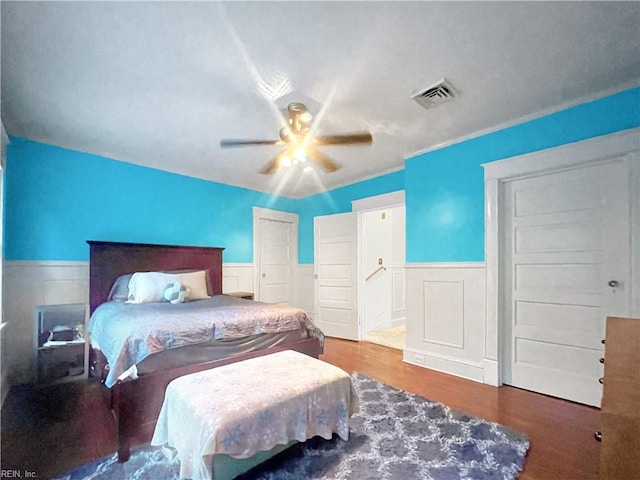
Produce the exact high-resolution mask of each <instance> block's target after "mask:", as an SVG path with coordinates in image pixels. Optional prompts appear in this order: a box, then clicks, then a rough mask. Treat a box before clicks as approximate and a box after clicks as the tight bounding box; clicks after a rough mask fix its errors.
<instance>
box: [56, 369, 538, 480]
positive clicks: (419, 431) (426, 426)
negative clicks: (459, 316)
mask: <svg viewBox="0 0 640 480" xmlns="http://www.w3.org/2000/svg"><path fill="white" fill-rule="evenodd" d="M352 377H353V380H354V382H355V385H356V387H357V389H358V392H359V394H360V402H361V403H360V412H359V413H358V414H356V415H354V417H353V418H352V421H351V426H350V437H349V441H348V442H344V441H343V440H341V439H340V438H338V437H337V436H334V438H333V439H332V440H324V439H322V438H319V437H316V438H314V439H311V440H309V441H307V442H305V443H304V444H298V445H295V446H293V447H291V448H289V449H288V450H285V451H284V452H282V453H281V454H279V455H277V456H275V457H274V458H272V459H271V460H269V461H267V462H265V463H263V464H261V465H259V466H258V467H256V468H254V469H253V470H251V471H249V472H247V473H246V474H244V475H241V476H240V477H238V480H240V479H242V480H250V479H251V480H301V479H322V480H372V479H380V480H386V479H389V480H408V479H412V480H413V479H416V480H417V479H424V480H458V479H472V480H489V479H491V480H494V479H495V480H497V479H504V480H508V479H514V478H517V476H518V474H519V472H520V471H521V470H522V467H523V465H524V461H525V455H526V453H527V450H528V448H529V441H528V439H527V437H526V436H525V435H523V434H521V433H518V432H515V431H513V430H511V429H508V428H506V427H504V426H502V425H499V424H496V423H489V422H486V421H484V420H480V419H478V418H475V417H471V416H469V415H466V414H463V413H460V412H456V411H453V410H451V409H450V408H449V407H447V406H445V405H442V404H441V403H436V402H431V401H429V400H427V399H425V398H423V397H420V396H418V395H413V394H411V393H407V392H403V391H400V390H397V389H395V388H393V387H390V386H389V385H385V384H382V383H379V382H376V381H375V380H372V379H371V378H369V377H367V376H365V375H361V374H358V373H355V374H353V376H352ZM59 478H60V479H66V480H80V479H85V480H88V479H96V480H98V479H99V480H107V479H108V480H125V479H148V480H169V479H171V480H173V479H177V478H178V465H177V463H176V460H173V461H169V460H167V458H166V457H165V456H164V455H163V453H162V452H161V451H160V450H159V449H158V448H154V447H148V446H147V447H142V448H139V449H136V450H134V451H133V452H132V455H131V459H130V460H129V461H128V462H127V463H125V464H119V463H118V462H117V461H116V459H115V456H113V457H109V458H105V459H102V460H100V461H97V462H94V463H91V464H89V465H85V466H83V467H80V468H77V469H75V470H73V471H71V472H69V473H67V474H65V475H63V476H61V477H59Z"/></svg>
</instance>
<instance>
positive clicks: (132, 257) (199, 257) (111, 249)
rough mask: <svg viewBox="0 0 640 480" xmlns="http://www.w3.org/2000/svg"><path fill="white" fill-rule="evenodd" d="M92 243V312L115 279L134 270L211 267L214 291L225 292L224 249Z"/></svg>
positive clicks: (90, 257)
mask: <svg viewBox="0 0 640 480" xmlns="http://www.w3.org/2000/svg"><path fill="white" fill-rule="evenodd" d="M87 243H88V244H89V306H90V313H93V311H94V310H95V309H96V308H97V307H98V305H100V304H101V303H104V302H106V301H107V297H108V296H109V291H110V290H111V286H112V285H113V282H114V281H115V280H116V278H118V277H119V276H120V275H125V274H127V273H133V272H155V271H165V270H187V269H189V270H192V269H193V270H208V271H209V281H210V285H211V288H212V290H213V291H212V293H213V294H214V295H218V294H220V293H222V250H224V248H218V247H188V246H179V245H152V244H145V243H121V242H99V241H94V240H87Z"/></svg>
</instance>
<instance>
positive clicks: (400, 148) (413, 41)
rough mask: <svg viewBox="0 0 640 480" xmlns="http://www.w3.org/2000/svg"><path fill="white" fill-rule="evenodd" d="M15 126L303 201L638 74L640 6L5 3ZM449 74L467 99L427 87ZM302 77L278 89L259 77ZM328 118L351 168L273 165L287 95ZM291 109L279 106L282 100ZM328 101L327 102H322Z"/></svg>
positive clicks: (337, 149) (33, 136) (5, 107)
mask: <svg viewBox="0 0 640 480" xmlns="http://www.w3.org/2000/svg"><path fill="white" fill-rule="evenodd" d="M1 8H2V12H1V13H2V30H1V35H2V120H3V122H4V125H5V127H6V130H7V132H8V133H9V135H14V136H21V137H25V138H28V139H30V140H35V141H38V142H43V143H48V144H53V145H59V146H62V147H66V148H71V149H75V150H80V151H83V152H89V153H93V154H97V155H103V156H106V157H109V158H114V159H118V160H123V161H126V162H131V163H135V164H139V165H145V166H149V167H154V168H159V169H162V170H167V171H171V172H176V173H180V174H184V175H188V176H192V177H198V178H204V179H208V180H213V181H217V182H223V183H228V184H232V185H237V186H242V187H246V188H250V189H253V190H258V191H266V192H276V193H279V194H282V195H287V196H292V197H301V196H306V195H309V194H313V193H317V192H319V191H321V190H322V189H323V188H327V189H332V188H336V187H339V186H343V185H347V184H350V183H354V182H357V181H360V180H363V179H366V178H370V177H373V176H376V175H378V174H382V173H387V172H390V171H395V170H399V169H401V168H402V167H403V165H404V160H405V159H406V158H408V157H410V156H412V155H414V154H415V153H417V152H420V151H424V150H426V149H430V148H433V147H435V146H437V145H442V144H444V143H447V142H451V141H453V140H455V139H460V138H463V137H467V136H470V135H473V134H477V133H480V132H483V131H487V130H491V129H495V128H497V127H499V126H505V125H509V124H513V123H517V122H518V121H522V120H524V119H527V118H532V117H535V116H537V115H541V114H543V113H549V112H550V111H554V110H557V109H560V108H564V107H567V106H570V105H572V104H575V103H579V102H582V101H584V100H588V99H592V98H596V97H598V96H601V95H604V94H606V93H614V92H616V91H619V90H622V89H624V88H628V87H631V86H635V85H638V84H639V83H640V80H639V79H640V2H531V3H529V2H506V3H503V2H426V1H425V2H397V1H395V2H333V1H332V2H326V3H324V2H272V1H267V2H227V3H220V2H193V3H192V2H164V3H155V2H119V3H110V2H109V3H107V2H43V3H38V2H31V1H28V2H13V1H12V2H7V1H3V2H2V5H1ZM442 78H447V79H448V80H449V81H450V82H451V83H452V84H453V86H454V87H455V89H456V90H457V93H458V95H457V98H456V99H455V100H453V101H450V102H448V103H445V104H442V105H440V106H438V107H436V108H434V109H431V110H425V109H424V108H422V107H421V106H419V105H418V104H417V103H416V102H415V101H413V100H412V99H411V94H412V93H414V92H416V91H417V90H422V89H425V88H426V87H428V86H430V85H431V84H433V83H435V82H437V81H438V80H440V79H442ZM283 80H286V81H288V82H289V83H290V86H291V90H292V91H291V92H290V93H289V94H287V95H286V96H285V97H283V98H280V99H278V100H276V101H275V102H274V101H268V100H267V99H266V98H265V97H264V96H263V95H261V94H260V93H259V90H258V85H259V84H260V83H261V82H262V84H263V85H264V84H266V85H271V86H272V88H273V86H274V85H276V84H281V83H282V81H283ZM288 101H303V102H306V103H307V106H308V107H310V109H311V110H312V111H313V113H315V114H316V118H320V121H319V123H318V125H317V126H318V130H317V131H318V132H319V133H324V134H334V133H344V132H351V131H358V130H364V129H368V130H370V131H371V132H372V134H373V137H374V141H373V145H371V146H369V147H362V146H359V147H355V146H348V147H345V146H331V147H325V148H323V149H322V151H323V152H324V153H325V154H328V155H330V156H331V157H332V158H333V159H334V160H336V161H337V162H338V163H339V164H341V165H342V169H340V170H339V171H338V172H335V173H331V174H326V173H322V172H319V173H317V174H314V173H311V174H304V175H303V174H301V173H300V174H298V175H296V176H295V178H292V177H289V178H286V179H283V178H281V175H276V176H265V175H260V174H258V173H255V172H257V171H258V170H259V169H260V168H261V167H262V166H263V165H264V164H265V163H266V162H267V161H269V160H270V159H271V158H273V157H274V156H275V155H276V154H277V153H278V152H279V151H280V149H279V148H278V147H273V146H261V147H247V148H240V149H225V150H223V149H221V148H220V147H219V143H220V140H221V139H222V138H226V137H232V138H237V137H241V138H259V139H262V138H264V139H277V138H278V136H277V134H278V130H279V128H280V126H279V122H280V120H279V118H278V115H277V112H278V108H283V107H284V106H285V105H286V104H287V102H288ZM274 105H275V106H274ZM319 112H322V113H321V114H320V115H318V113H319Z"/></svg>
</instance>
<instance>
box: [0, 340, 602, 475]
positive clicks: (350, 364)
mask: <svg viewBox="0 0 640 480" xmlns="http://www.w3.org/2000/svg"><path fill="white" fill-rule="evenodd" d="M321 359H323V360H325V361H327V362H330V363H332V364H334V365H337V366H339V367H341V368H343V369H344V370H346V371H348V372H356V371H357V372H360V373H363V374H366V375H369V376H371V377H373V378H374V379H376V380H378V381H381V382H384V383H387V384H389V385H393V386H394V387H396V388H400V389H402V390H407V391H410V392H413V393H416V394H419V395H423V396H425V397H427V398H429V399H431V400H434V401H439V402H442V403H445V404H446V405H449V406H450V407H452V408H455V409H459V410H463V411H465V412H466V413H469V414H472V415H476V416H478V417H481V418H484V419H486V420H489V421H495V422H499V423H502V424H503V425H507V426H509V427H512V428H514V429H516V430H519V431H520V432H524V433H526V434H527V435H528V436H529V438H530V441H531V448H530V450H529V454H528V457H527V460H526V463H525V469H524V472H523V474H522V475H521V477H520V478H521V479H523V480H533V479H536V480H553V479H559V480H560V479H561V480H590V479H594V480H595V479H597V478H598V458H599V444H598V443H597V442H596V441H595V440H594V439H593V432H594V431H595V430H597V429H598V424H599V410H598V409H595V408H591V407H586V406H582V405H577V404H574V403H571V402H567V401H564V400H559V399H555V398H550V397H546V396H544V395H538V394H535V393H531V392H526V391H524V390H519V389H516V388H512V387H502V388H499V389H498V388H494V387H489V386H486V385H482V384H479V383H476V382H472V381H469V380H464V379H460V378H457V377H452V376H450V375H446V374H443V373H439V372H434V371H432V370H427V369H424V368H421V367H416V366H413V365H409V364H405V363H403V362H402V352H401V351H400V350H394V349H392V348H388V347H384V346H380V345H376V344H372V343H368V342H360V343H358V342H350V341H345V340H337V339H332V338H328V339H327V341H326V344H325V353H324V355H323V356H322V357H321ZM1 420H2V430H1V451H0V453H1V460H0V463H1V468H2V470H19V471H21V472H24V471H30V472H34V473H35V474H36V475H37V478H41V479H42V478H52V477H54V476H56V475H59V474H61V473H62V472H64V471H66V470H69V469H70V468H73V467H75V466H78V465H82V464H83V463H86V462H89V461H92V460H95V459H98V458H101V457H104V456H106V455H111V454H112V453H114V452H115V424H114V421H113V418H112V417H111V414H110V412H109V411H108V410H107V408H106V407H105V404H104V400H103V398H102V395H101V386H100V385H98V384H97V383H96V382H95V381H92V380H89V381H85V382H78V383H76V384H66V385H60V386H54V387H49V388H46V389H38V390H36V389H33V388H29V387H20V388H16V389H14V390H12V391H11V392H10V393H9V396H8V397H7V400H6V401H5V403H4V405H3V407H2V419H1ZM23 475H24V474H23ZM372 480H373V479H372ZM408 480H409V479H408Z"/></svg>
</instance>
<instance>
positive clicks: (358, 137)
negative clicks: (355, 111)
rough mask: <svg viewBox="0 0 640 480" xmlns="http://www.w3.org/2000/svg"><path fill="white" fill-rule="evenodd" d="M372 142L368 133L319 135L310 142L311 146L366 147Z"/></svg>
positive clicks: (371, 137)
mask: <svg viewBox="0 0 640 480" xmlns="http://www.w3.org/2000/svg"><path fill="white" fill-rule="evenodd" d="M372 142H373V136H372V135H371V133H369V132H356V133H347V134H344V135H319V136H317V137H314V138H313V139H312V140H311V144H313V145H355V144H361V145H367V144H370V143H372Z"/></svg>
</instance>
